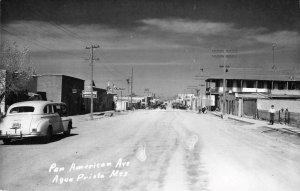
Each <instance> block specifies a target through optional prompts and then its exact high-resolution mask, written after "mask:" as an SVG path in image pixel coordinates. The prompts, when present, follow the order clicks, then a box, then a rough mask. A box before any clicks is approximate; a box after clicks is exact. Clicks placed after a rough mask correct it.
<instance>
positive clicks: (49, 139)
mask: <svg viewBox="0 0 300 191" xmlns="http://www.w3.org/2000/svg"><path fill="white" fill-rule="evenodd" d="M52 136H53V131H52V127H51V126H49V127H48V130H47V135H46V136H45V137H44V143H49V142H51V140H52Z"/></svg>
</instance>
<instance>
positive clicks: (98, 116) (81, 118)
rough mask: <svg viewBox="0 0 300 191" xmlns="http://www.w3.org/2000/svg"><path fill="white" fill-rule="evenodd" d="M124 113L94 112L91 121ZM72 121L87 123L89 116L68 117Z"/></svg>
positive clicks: (112, 111) (88, 114)
mask: <svg viewBox="0 0 300 191" xmlns="http://www.w3.org/2000/svg"><path fill="white" fill-rule="evenodd" d="M124 113H126V112H123V111H122V112H116V111H114V110H111V111H102V112H94V113H93V120H98V119H102V118H104V117H113V116H115V115H119V114H124ZM70 117H71V118H72V120H73V121H89V120H91V114H90V113H87V114H83V115H73V116H70Z"/></svg>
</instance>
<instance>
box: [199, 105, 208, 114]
mask: <svg viewBox="0 0 300 191" xmlns="http://www.w3.org/2000/svg"><path fill="white" fill-rule="evenodd" d="M199 113H203V114H205V113H207V107H202V108H199Z"/></svg>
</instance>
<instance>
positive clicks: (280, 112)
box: [278, 108, 284, 124]
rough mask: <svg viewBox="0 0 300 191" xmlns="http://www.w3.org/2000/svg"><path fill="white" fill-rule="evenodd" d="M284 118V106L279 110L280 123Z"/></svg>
mask: <svg viewBox="0 0 300 191" xmlns="http://www.w3.org/2000/svg"><path fill="white" fill-rule="evenodd" d="M283 118H284V109H283V108H281V109H280V110H279V112H278V122H279V123H280V124H282V123H283V122H282V121H283Z"/></svg>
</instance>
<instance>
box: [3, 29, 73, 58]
mask: <svg viewBox="0 0 300 191" xmlns="http://www.w3.org/2000/svg"><path fill="white" fill-rule="evenodd" d="M0 28H1V30H3V31H5V32H6V33H8V34H10V35H12V36H14V37H16V38H18V39H20V40H22V41H24V40H25V41H28V42H31V43H33V44H35V45H36V46H38V47H41V48H43V49H46V50H49V51H57V50H56V49H53V48H49V47H47V46H44V44H43V43H42V42H40V41H39V40H36V39H32V38H25V37H23V36H20V35H18V34H16V33H13V32H11V31H9V30H7V29H4V28H3V27H2V26H1V27H0ZM57 52H59V53H61V54H68V55H72V56H76V57H77V56H78V54H73V53H70V52H62V51H57Z"/></svg>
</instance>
